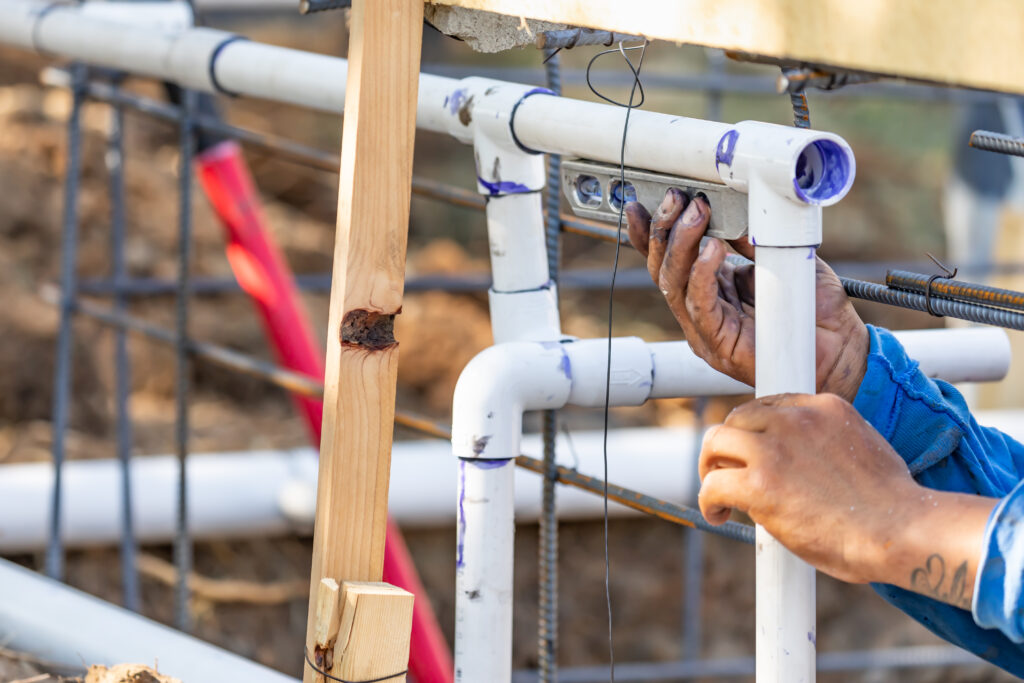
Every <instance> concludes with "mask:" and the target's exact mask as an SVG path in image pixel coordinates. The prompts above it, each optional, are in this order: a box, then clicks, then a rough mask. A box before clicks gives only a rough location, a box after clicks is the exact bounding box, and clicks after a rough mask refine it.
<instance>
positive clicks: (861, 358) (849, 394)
mask: <svg viewBox="0 0 1024 683" xmlns="http://www.w3.org/2000/svg"><path fill="white" fill-rule="evenodd" d="M853 317H854V320H853V321H851V324H850V326H849V331H848V333H847V334H846V335H845V340H844V342H843V346H842V348H841V349H840V350H839V354H838V356H839V357H838V359H837V360H836V363H835V366H834V367H833V368H832V372H830V373H829V375H828V377H827V378H826V379H825V381H824V382H823V383H822V388H821V390H822V392H828V393H831V394H836V395H837V396H839V397H840V398H842V399H843V400H845V401H846V402H847V403H853V401H854V399H855V398H857V392H858V391H860V384H861V382H863V381H864V375H865V373H866V372H867V367H868V352H869V351H870V350H871V339H870V337H869V335H868V328H867V326H866V325H865V324H864V323H863V322H861V320H860V318H858V317H857V316H856V314H854V316H853Z"/></svg>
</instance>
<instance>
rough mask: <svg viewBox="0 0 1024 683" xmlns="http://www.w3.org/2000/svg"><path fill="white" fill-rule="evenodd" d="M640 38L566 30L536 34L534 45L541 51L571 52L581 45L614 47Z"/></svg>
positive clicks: (593, 30)
mask: <svg viewBox="0 0 1024 683" xmlns="http://www.w3.org/2000/svg"><path fill="white" fill-rule="evenodd" d="M641 40H643V37H642V36H634V35H632V34H629V33H615V32H613V31H602V30H599V29H593V28H567V29H559V30H557V31H540V32H539V33H537V40H536V45H537V47H538V48H540V49H542V50H563V49H564V50H571V49H572V48H574V47H581V46H583V45H605V46H609V45H614V44H615V43H636V42H639V41H641Z"/></svg>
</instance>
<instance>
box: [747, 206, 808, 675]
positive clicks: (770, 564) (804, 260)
mask: <svg viewBox="0 0 1024 683" xmlns="http://www.w3.org/2000/svg"><path fill="white" fill-rule="evenodd" d="M751 208H752V209H753V206H752V207H751ZM751 213H753V210H752V211H751ZM755 252H756V253H755V264H756V265H755V271H754V278H755V287H756V289H757V311H756V313H755V316H756V318H757V326H756V331H755V335H756V368H755V374H756V378H755V380H756V385H757V395H758V396H770V395H773V394H781V393H790V392H793V393H802V394H813V393H815V391H816V383H815V342H814V339H815V321H814V299H815V296H814V295H815V289H814V277H815V275H814V270H815V259H814V258H813V257H812V258H808V255H811V254H813V248H812V247H808V246H803V247H768V246H758V247H755ZM756 541H757V542H756V550H755V558H756V559H755V566H756V574H757V590H756V598H755V604H756V616H755V623H756V625H755V633H756V634H757V635H756V657H755V659H756V671H757V680H758V682H759V683H811V682H812V681H814V676H815V666H814V662H815V644H816V641H817V637H816V635H815V634H816V629H815V603H814V591H815V586H814V568H813V567H812V566H810V565H809V564H807V563H805V562H804V561H803V560H801V559H799V558H798V557H797V556H796V555H793V554H792V553H791V552H789V551H788V550H786V548H785V547H783V545H782V544H781V543H779V542H778V541H776V540H775V539H774V538H772V537H771V535H770V534H768V532H767V531H765V530H764V528H763V527H761V526H758V527H757V531H756Z"/></svg>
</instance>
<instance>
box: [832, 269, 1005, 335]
mask: <svg viewBox="0 0 1024 683" xmlns="http://www.w3.org/2000/svg"><path fill="white" fill-rule="evenodd" d="M839 279H840V280H841V281H842V283H843V289H845V290H846V293H847V294H848V295H850V296H852V297H854V298H855V299H865V300H867V301H876V302H878V303H882V304H888V305H890V306H899V307H901V308H909V309H911V310H915V311H923V312H928V301H927V300H926V298H925V296H924V295H923V294H915V293H913V292H904V291H900V290H898V289H890V288H888V287H886V286H885V285H880V284H876V283H874V282H864V281H862V280H852V279H850V278H839ZM931 310H932V311H934V312H935V313H936V314H938V315H944V316H948V317H950V318H959V319H960V320H967V321H969V322H973V323H983V324H985V325H995V326H997V327H1005V328H1008V329H1011V330H1024V314H1022V313H1017V312H1015V311H1007V310H1004V309H1000V308H992V307H991V306H982V305H980V304H969V303H965V302H963V301H950V300H949V299H943V298H942V297H939V296H933V297H931Z"/></svg>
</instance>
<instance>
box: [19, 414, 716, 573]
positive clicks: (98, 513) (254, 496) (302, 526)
mask: <svg viewBox="0 0 1024 683" xmlns="http://www.w3.org/2000/svg"><path fill="white" fill-rule="evenodd" d="M692 442H693V434H692V431H691V430H689V429H685V428H679V429H676V428H673V429H651V428H647V429H624V430H613V431H612V432H611V433H610V434H609V442H608V443H609V452H610V453H612V454H613V455H614V456H615V457H616V458H620V460H618V461H617V462H621V463H622V466H621V467H618V466H617V465H616V463H615V462H613V464H612V477H613V479H612V480H613V481H614V482H615V483H617V484H620V485H622V486H627V487H629V488H632V489H635V490H639V491H643V492H645V493H648V494H650V495H652V496H655V497H657V498H660V499H664V500H669V501H672V502H675V503H684V504H692V503H693V502H694V500H695V498H696V488H697V484H696V478H695V475H696V466H695V465H694V464H693V461H692V459H691V458H690V457H689V456H690V449H689V446H688V444H690V443H692ZM522 450H523V453H524V454H526V455H531V456H534V457H538V458H539V457H541V452H542V447H541V443H540V437H539V436H535V435H534V436H527V437H526V438H525V439H524V440H523V449H522ZM558 452H559V453H560V454H562V457H561V459H560V464H563V465H565V466H567V467H577V468H578V469H579V470H580V471H581V472H583V473H585V474H588V475H590V476H600V475H601V472H602V465H601V432H600V431H584V432H574V433H573V434H572V436H571V438H567V437H566V436H565V435H562V436H560V437H559V441H558ZM572 454H575V455H576V458H574V457H573V455H572ZM577 458H578V460H577ZM627 461H628V462H627ZM457 468H458V465H457V461H456V460H455V459H454V458H452V456H451V445H450V444H449V443H448V442H447V441H441V440H431V441H406V442H398V443H395V445H394V448H393V454H392V467H391V495H390V496H389V501H390V513H391V515H392V516H393V517H394V518H395V519H396V520H397V521H398V522H399V523H400V524H401V525H402V527H403V528H407V527H408V528H414V527H436V526H445V525H450V524H452V523H453V522H454V520H455V508H454V507H453V506H452V501H453V500H454V499H455V493H456V480H457ZM316 472H317V454H316V452H315V451H314V450H313V449H311V448H298V449H295V450H281V451H249V452H237V453H220V454H202V453H197V454H194V455H192V456H190V458H189V462H188V470H187V474H188V481H189V486H188V489H189V528H190V531H191V533H192V534H193V536H195V537H196V538H241V537H259V536H268V535H278V534H287V533H309V532H310V531H311V529H312V524H313V512H314V505H315V501H316V495H315V494H316ZM176 477H177V462H176V460H175V459H174V458H173V457H172V456H149V457H145V456H140V457H136V458H134V459H133V460H132V490H133V491H134V500H133V512H134V515H135V524H136V532H137V534H138V538H139V540H141V541H143V542H146V543H157V542H167V541H169V540H171V539H172V538H173V537H174V528H175V519H176V518H175V509H176V508H175V499H174V495H173V491H174V490H175V489H174V483H175V481H176ZM515 477H516V481H517V487H516V488H517V491H518V493H517V496H516V518H517V519H519V520H521V521H530V520H535V519H537V517H538V514H539V512H540V508H541V500H540V488H539V487H538V486H537V485H536V484H537V475H536V474H533V473H532V472H527V471H525V470H518V469H517V471H516V475H515ZM119 481H120V473H119V469H118V464H117V461H115V460H111V459H104V460H76V461H71V462H68V463H67V464H66V465H65V470H64V481H63V484H64V487H65V497H64V505H65V509H66V515H65V519H66V524H65V530H64V542H65V544H66V545H68V546H69V547H85V546H98V545H113V544H115V543H117V541H118V539H119V538H120V508H119V503H118V501H117V500H116V499H115V498H114V497H112V496H110V495H109V492H110V491H112V490H114V489H115V488H116V486H117V485H118V483H119ZM52 484H53V471H52V467H51V465H50V464H49V463H24V464H13V465H0V552H2V553H6V554H11V553H20V552H34V551H37V550H39V549H41V548H43V547H44V545H45V542H46V538H47V526H46V523H47V515H48V508H47V503H46V501H47V500H49V496H50V490H51V487H52ZM558 507H559V509H558V512H559V515H560V516H561V517H562V518H563V519H593V518H597V517H599V516H600V515H601V500H600V498H598V497H596V496H593V495H591V494H589V493H586V492H583V491H579V490H576V489H572V488H568V487H566V488H565V489H564V490H563V491H562V492H560V493H559V506H558ZM611 512H612V514H632V512H631V511H629V510H628V509H627V508H624V507H621V506H618V505H616V504H614V503H613V504H612V506H611Z"/></svg>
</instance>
